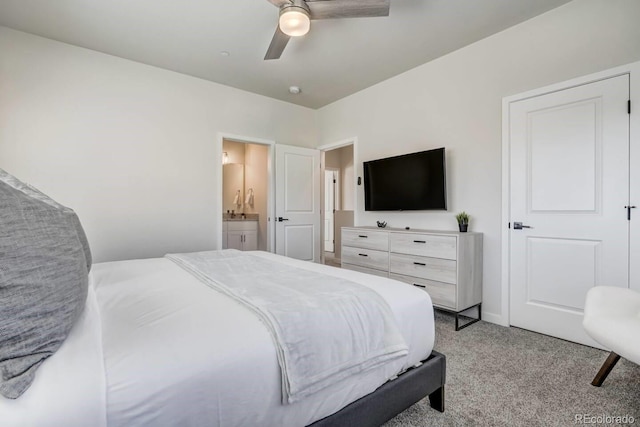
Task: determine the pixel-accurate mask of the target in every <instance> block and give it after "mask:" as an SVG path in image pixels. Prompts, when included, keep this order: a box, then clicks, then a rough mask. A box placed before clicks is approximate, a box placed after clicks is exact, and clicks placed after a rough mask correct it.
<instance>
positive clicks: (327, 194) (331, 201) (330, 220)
mask: <svg viewBox="0 0 640 427" xmlns="http://www.w3.org/2000/svg"><path fill="white" fill-rule="evenodd" d="M335 186H336V173H335V171H333V170H325V171H324V250H325V251H326V252H333V251H334V247H333V244H334V226H333V224H334V214H335V209H336V203H335V201H336V188H335Z"/></svg>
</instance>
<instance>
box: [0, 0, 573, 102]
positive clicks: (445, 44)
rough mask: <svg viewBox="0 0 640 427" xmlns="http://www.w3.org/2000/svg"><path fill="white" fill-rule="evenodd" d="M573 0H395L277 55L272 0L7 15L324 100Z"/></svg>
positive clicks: (73, 37)
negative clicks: (383, 13) (271, 51)
mask: <svg viewBox="0 0 640 427" xmlns="http://www.w3.org/2000/svg"><path fill="white" fill-rule="evenodd" d="M333 1H341V0H333ZM568 2H569V0H391V12H390V15H389V16H388V17H382V18H354V19H339V20H324V21H313V22H312V25H311V31H310V32H309V34H307V35H306V36H303V37H301V38H294V39H292V40H291V41H290V42H289V44H288V45H287V48H286V49H285V51H284V53H283V55H282V57H281V58H280V59H279V60H272V61H264V60H263V58H264V55H265V52H266V50H267V47H268V46H269V43H270V41H271V37H272V36H273V33H274V31H275V26H276V23H277V20H278V9H277V8H276V7H275V6H273V5H272V4H271V3H269V2H268V1H267V0H55V1H52V0H0V25H4V26H7V27H10V28H13V29H16V30H21V31H25V32H28V33H32V34H36V35H39V36H43V37H47V38H50V39H54V40H58V41H61V42H64V43H69V44H72V45H76V46H81V47H85V48H88V49H93V50H96V51H100V52H104V53H108V54H111V55H115V56H119V57H122V58H127V59H131V60H134V61H138V62H142V63H145V64H149V65H154V66H157V67H161V68H165V69H168V70H173V71H177V72H179V73H183V74H188V75H191V76H195V77H199V78H202V79H206V80H211V81H214V82H217V83H221V84H224V85H228V86H233V87H236V88H239V89H243V90H246V91H249V92H254V93H257V94H261V95H265V96H268V97H272V98H277V99H281V100H283V101H287V102H292V103H294V104H299V105H303V106H307V107H310V108H320V107H322V106H324V105H327V104H329V103H331V102H334V101H336V100H338V99H340V98H343V97H345V96H347V95H350V94H352V93H355V92H357V91H359V90H362V89H364V88H366V87H368V86H371V85H373V84H376V83H378V82H380V81H383V80H385V79H387V78H389V77H392V76H394V75H397V74H400V73H402V72H404V71H407V70H409V69H411V68H414V67H416V66H418V65H420V64H424V63H425V62H428V61H431V60H433V59H435V58H438V57H439V56H442V55H445V54H446V53H449V52H452V51H454V50H456V49H459V48H461V47H463V46H466V45H468V44H470V43H473V42H475V41H477V40H480V39H482V38H485V37H487V36H489V35H491V34H494V33H496V32H499V31H501V30H503V29H505V28H508V27H510V26H513V25H516V24H518V23H520V22H522V21H525V20H527V19H530V18H532V17H534V16H536V15H539V14H541V13H544V12H546V11H548V10H550V9H553V8H555V7H558V6H560V5H562V4H564V3H568ZM222 51H226V52H229V56H223V55H221V53H220V52H222ZM292 85H296V86H299V87H300V88H301V89H302V93H300V94H298V95H292V94H290V93H289V92H288V88H289V86H292Z"/></svg>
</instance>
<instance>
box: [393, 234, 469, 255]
mask: <svg viewBox="0 0 640 427" xmlns="http://www.w3.org/2000/svg"><path fill="white" fill-rule="evenodd" d="M456 248H457V238H456V237H455V236H439V235H434V234H413V233H390V236H389V250H390V251H391V252H396V253H400V254H407V255H420V256H428V257H434V258H443V259H454V260H455V259H456V258H457V254H456Z"/></svg>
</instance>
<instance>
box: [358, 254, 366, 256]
mask: <svg viewBox="0 0 640 427" xmlns="http://www.w3.org/2000/svg"><path fill="white" fill-rule="evenodd" d="M358 255H360V256H369V255H367V254H358Z"/></svg>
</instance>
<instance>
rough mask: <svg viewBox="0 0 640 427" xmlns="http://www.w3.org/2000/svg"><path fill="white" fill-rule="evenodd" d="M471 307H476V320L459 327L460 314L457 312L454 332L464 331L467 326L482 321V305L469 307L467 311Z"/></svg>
mask: <svg viewBox="0 0 640 427" xmlns="http://www.w3.org/2000/svg"><path fill="white" fill-rule="evenodd" d="M473 307H478V318H477V319H472V320H471V321H469V322H467V323H465V324H464V325H462V326H460V313H461V312H457V313H456V331H459V330H460V329H464V328H466V327H467V326H469V325H473V324H474V323H476V322H479V321H480V320H482V303H480V304H478V305H474V306H471V307H469V308H468V309H467V310H469V309H471V308H473ZM465 311H466V310H465ZM465 317H466V316H465Z"/></svg>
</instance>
